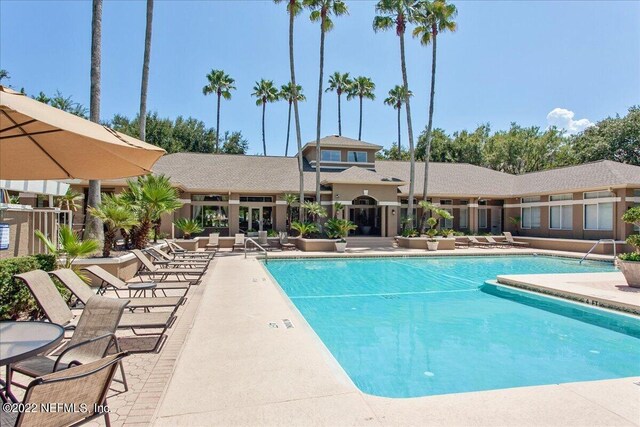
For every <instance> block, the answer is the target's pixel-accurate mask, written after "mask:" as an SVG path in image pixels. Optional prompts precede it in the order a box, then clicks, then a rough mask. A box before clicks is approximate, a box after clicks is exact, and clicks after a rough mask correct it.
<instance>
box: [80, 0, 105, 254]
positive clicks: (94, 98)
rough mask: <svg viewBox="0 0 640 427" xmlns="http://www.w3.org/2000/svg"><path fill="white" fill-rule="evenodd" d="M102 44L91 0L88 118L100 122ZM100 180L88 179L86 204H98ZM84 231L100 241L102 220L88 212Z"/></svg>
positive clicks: (97, 4)
mask: <svg viewBox="0 0 640 427" xmlns="http://www.w3.org/2000/svg"><path fill="white" fill-rule="evenodd" d="M101 44H102V0H93V10H92V16H91V93H90V96H89V119H90V120H91V121H92V122H95V123H100V63H101V61H102V59H101V57H102V54H101ZM100 196H101V190H100V181H99V180H96V179H91V180H89V193H88V194H87V206H99V205H100ZM85 232H86V237H87V238H88V239H95V240H97V241H98V242H100V243H102V241H103V240H104V230H103V226H102V221H100V219H99V218H96V217H95V216H93V215H91V213H88V214H87V215H86V217H85Z"/></svg>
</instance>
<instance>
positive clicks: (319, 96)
mask: <svg viewBox="0 0 640 427" xmlns="http://www.w3.org/2000/svg"><path fill="white" fill-rule="evenodd" d="M323 71H324V29H323V28H322V21H321V23H320V78H319V79H318V116H317V122H316V202H317V203H320V127H321V125H322V80H323V78H324V77H323V75H322V74H323Z"/></svg>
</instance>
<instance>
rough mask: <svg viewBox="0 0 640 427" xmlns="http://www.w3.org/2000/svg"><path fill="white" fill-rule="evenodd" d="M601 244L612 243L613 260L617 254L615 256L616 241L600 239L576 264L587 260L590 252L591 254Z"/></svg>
mask: <svg viewBox="0 0 640 427" xmlns="http://www.w3.org/2000/svg"><path fill="white" fill-rule="evenodd" d="M602 242H611V243H613V258H615V257H616V256H617V254H616V241H615V240H614V239H600V240H598V241H597V242H596V244H595V245H593V246H591V249H589V252H587V253H586V254H584V256H583V257H582V259H581V260H580V262H579V263H578V264H582V261H584V260H585V259H587V257H588V256H589V255H590V254H591V252H593V250H594V249H595V248H596V247H597V246H598V245H599V244H600V243H602Z"/></svg>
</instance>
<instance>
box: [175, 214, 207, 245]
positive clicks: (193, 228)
mask: <svg viewBox="0 0 640 427" xmlns="http://www.w3.org/2000/svg"><path fill="white" fill-rule="evenodd" d="M173 224H174V225H175V226H176V227H177V228H178V230H180V231H182V236H183V238H184V239H187V240H188V239H191V235H192V234H197V233H202V231H204V228H202V226H201V225H200V223H199V222H198V221H195V220H193V219H187V218H178V219H177V220H175V221H174V223H173Z"/></svg>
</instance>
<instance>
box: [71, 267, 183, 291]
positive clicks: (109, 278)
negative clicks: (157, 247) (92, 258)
mask: <svg viewBox="0 0 640 427" xmlns="http://www.w3.org/2000/svg"><path fill="white" fill-rule="evenodd" d="M82 270H84V271H87V272H89V273H91V274H92V275H94V276H95V277H96V278H97V279H98V280H100V281H101V282H102V283H100V288H99V289H98V295H104V293H105V292H106V291H107V289H112V290H113V291H115V293H116V295H118V297H119V298H123V297H122V296H121V295H120V294H119V293H118V291H126V292H128V293H129V294H131V289H129V288H128V287H127V286H128V285H129V283H127V282H125V281H123V280H120V279H119V278H117V277H116V276H114V275H113V274H111V273H109V272H108V271H107V270H105V269H104V268H102V267H99V266H97V265H91V266H89V267H82ZM130 283H135V282H130ZM154 283H155V285H156V286H155V288H153V290H154V291H156V292H157V291H161V292H162V293H163V294H164V295H165V296H166V295H167V294H166V292H165V291H167V290H183V291H184V294H185V295H186V294H187V292H188V291H189V287H190V285H189V283H187V282H154Z"/></svg>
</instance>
